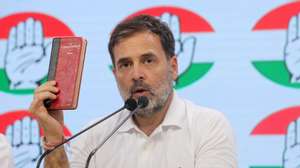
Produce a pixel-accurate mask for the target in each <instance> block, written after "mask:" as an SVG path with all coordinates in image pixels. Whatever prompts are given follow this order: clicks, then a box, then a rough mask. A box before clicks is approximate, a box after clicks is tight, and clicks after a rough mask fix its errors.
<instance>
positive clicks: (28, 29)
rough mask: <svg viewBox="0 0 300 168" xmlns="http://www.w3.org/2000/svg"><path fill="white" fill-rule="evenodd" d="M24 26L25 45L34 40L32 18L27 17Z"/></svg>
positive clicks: (31, 43) (30, 43)
mask: <svg viewBox="0 0 300 168" xmlns="http://www.w3.org/2000/svg"><path fill="white" fill-rule="evenodd" d="M25 27H26V45H29V46H31V45H33V43H34V41H33V39H34V20H33V18H28V19H27V20H26V23H25Z"/></svg>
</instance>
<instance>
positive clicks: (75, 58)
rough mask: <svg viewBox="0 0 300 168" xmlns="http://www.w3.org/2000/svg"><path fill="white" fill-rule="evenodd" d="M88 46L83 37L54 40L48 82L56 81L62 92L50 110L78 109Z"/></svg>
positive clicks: (49, 107)
mask: <svg viewBox="0 0 300 168" xmlns="http://www.w3.org/2000/svg"><path fill="white" fill-rule="evenodd" d="M86 44H87V41H86V40H85V39H83V38H81V37H60V38H54V39H53V41H52V50H51V58H50V65H49V72H48V81H49V80H55V81H56V82H57V87H58V88H59V90H60V91H59V93H58V94H57V96H58V97H57V99H55V100H53V101H52V102H51V104H50V106H49V105H48V107H47V108H48V109H49V110H62V109H64V110H66V109H76V108H77V104H78V98H79V90H80V83H81V76H82V71H83V64H84V58H85V51H86Z"/></svg>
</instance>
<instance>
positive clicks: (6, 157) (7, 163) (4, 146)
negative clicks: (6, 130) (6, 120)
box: [0, 134, 14, 168]
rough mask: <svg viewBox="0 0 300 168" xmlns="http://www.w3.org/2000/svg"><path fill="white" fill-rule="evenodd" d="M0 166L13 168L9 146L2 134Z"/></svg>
mask: <svg viewBox="0 0 300 168" xmlns="http://www.w3.org/2000/svg"><path fill="white" fill-rule="evenodd" d="M0 164H1V167H4V168H12V167H14V163H13V159H12V152H11V147H10V144H9V143H8V141H7V139H6V138H5V136H4V135H2V134H0Z"/></svg>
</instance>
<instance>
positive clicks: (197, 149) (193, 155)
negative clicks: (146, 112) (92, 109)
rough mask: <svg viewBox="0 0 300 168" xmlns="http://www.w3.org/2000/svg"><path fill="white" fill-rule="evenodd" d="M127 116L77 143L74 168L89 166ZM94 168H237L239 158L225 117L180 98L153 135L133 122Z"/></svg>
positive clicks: (73, 150)
mask: <svg viewBox="0 0 300 168" xmlns="http://www.w3.org/2000/svg"><path fill="white" fill-rule="evenodd" d="M127 115H128V111H122V112H121V113H119V114H117V115H116V116H115V117H112V118H110V119H109V120H108V121H107V122H104V123H102V124H100V125H98V126H96V127H94V128H93V129H91V130H89V131H88V132H87V133H84V135H82V136H81V137H79V138H78V140H76V141H75V142H74V143H73V144H72V145H71V155H72V156H71V159H70V162H71V167H72V168H79V167H80V168H83V167H85V162H86V159H87V157H88V155H89V153H90V152H91V150H93V149H94V148H95V147H96V146H97V145H98V144H100V143H101V141H102V140H103V138H104V137H105V136H106V135H108V134H109V133H110V132H111V130H112V129H113V128H114V127H115V126H116V125H117V123H120V121H121V120H122V119H124V118H125V117H126V116H127ZM89 167H90V168H94V167H97V168H100V167H101V168H237V160H236V153H235V143H234V138H233V133H232V129H231V127H230V125H229V123H228V121H227V120H226V119H225V117H224V116H223V115H222V114H221V113H220V112H217V111H215V110H212V109H208V108H204V107H199V106H196V105H194V104H192V103H191V102H189V101H186V100H183V99H181V98H179V97H178V96H177V95H176V94H174V97H173V100H172V102H171V104H170V107H169V109H168V112H167V114H166V116H165V119H164V120H163V122H162V123H161V124H160V125H159V126H158V127H157V128H156V129H155V130H154V131H153V133H152V134H151V135H150V136H147V135H145V134H144V133H143V132H142V131H141V130H140V129H139V128H138V127H137V126H136V125H135V124H134V122H133V120H132V119H130V120H128V121H127V122H125V124H124V125H123V126H122V127H121V128H120V129H119V130H118V131H117V132H116V133H115V135H114V136H113V137H111V139H110V140H109V141H108V142H107V143H106V144H104V146H103V147H102V148H100V149H99V150H98V152H97V153H96V154H95V156H94V157H93V158H92V160H91V162H90V166H89Z"/></svg>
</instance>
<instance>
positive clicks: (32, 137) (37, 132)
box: [0, 110, 71, 168]
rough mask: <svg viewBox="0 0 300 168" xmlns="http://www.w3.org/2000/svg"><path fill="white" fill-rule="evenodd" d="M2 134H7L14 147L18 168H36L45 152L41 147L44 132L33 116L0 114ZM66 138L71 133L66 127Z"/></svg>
mask: <svg viewBox="0 0 300 168" xmlns="http://www.w3.org/2000/svg"><path fill="white" fill-rule="evenodd" d="M0 121H1V122H0V133H3V134H5V136H6V137H7V138H8V140H9V141H10V143H11V145H12V149H13V154H14V162H15V167H16V168H32V167H35V166H36V161H37V160H38V159H39V157H40V155H41V154H42V152H43V150H42V148H41V145H40V141H41V136H42V135H43V132H42V130H41V129H40V128H39V126H38V123H37V122H36V120H35V119H34V118H33V117H32V115H31V114H30V113H29V112H27V111H25V110H19V111H12V112H7V113H3V114H0ZM64 134H65V136H67V137H68V136H71V132H70V131H69V130H68V129H67V128H66V127H64Z"/></svg>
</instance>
